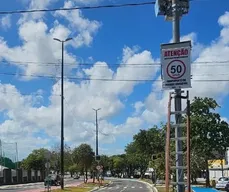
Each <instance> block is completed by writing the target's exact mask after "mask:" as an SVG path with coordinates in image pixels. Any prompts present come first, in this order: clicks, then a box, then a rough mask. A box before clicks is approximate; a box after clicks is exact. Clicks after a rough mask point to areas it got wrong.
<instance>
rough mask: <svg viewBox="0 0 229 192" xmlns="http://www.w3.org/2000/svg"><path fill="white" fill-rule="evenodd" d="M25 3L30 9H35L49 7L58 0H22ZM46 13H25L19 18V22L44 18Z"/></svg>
mask: <svg viewBox="0 0 229 192" xmlns="http://www.w3.org/2000/svg"><path fill="white" fill-rule="evenodd" d="M22 1H23V4H24V5H26V6H27V7H28V9H29V10H34V9H47V8H48V7H49V6H50V5H52V4H54V3H55V2H57V1H58V0H40V1H37V0H22ZM44 15H45V12H36V13H25V14H23V15H22V17H21V18H20V19H19V21H18V24H22V23H24V22H27V21H28V20H39V19H42V18H43V17H44Z"/></svg>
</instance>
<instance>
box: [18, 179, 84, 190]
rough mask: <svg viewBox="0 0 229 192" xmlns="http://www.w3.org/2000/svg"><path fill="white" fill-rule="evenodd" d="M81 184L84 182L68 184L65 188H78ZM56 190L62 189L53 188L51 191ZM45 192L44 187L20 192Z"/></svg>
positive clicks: (58, 187)
mask: <svg viewBox="0 0 229 192" xmlns="http://www.w3.org/2000/svg"><path fill="white" fill-rule="evenodd" d="M81 184H83V181H82V182H79V181H78V182H75V183H71V184H67V185H65V186H64V187H77V186H79V185H81ZM54 189H60V186H52V187H51V190H54ZM43 191H45V187H42V188H40V189H29V190H24V191H20V192H43ZM46 191H47V189H46Z"/></svg>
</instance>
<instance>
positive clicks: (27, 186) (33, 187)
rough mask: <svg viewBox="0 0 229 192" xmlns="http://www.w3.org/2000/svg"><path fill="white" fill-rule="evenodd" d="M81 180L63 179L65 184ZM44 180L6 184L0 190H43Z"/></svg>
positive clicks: (33, 191) (80, 180)
mask: <svg viewBox="0 0 229 192" xmlns="http://www.w3.org/2000/svg"><path fill="white" fill-rule="evenodd" d="M82 181H83V177H81V178H80V179H72V178H69V179H65V185H68V184H77V183H81V182H82ZM44 189H45V188H44V182H39V183H29V184H20V185H7V186H1V187H0V192H16V191H17V192H40V191H44Z"/></svg>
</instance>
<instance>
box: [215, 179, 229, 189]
mask: <svg viewBox="0 0 229 192" xmlns="http://www.w3.org/2000/svg"><path fill="white" fill-rule="evenodd" d="M228 183H229V177H220V178H219V180H218V181H217V183H216V186H215V188H216V189H225V187H226V185H227V184H228Z"/></svg>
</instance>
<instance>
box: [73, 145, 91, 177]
mask: <svg viewBox="0 0 229 192" xmlns="http://www.w3.org/2000/svg"><path fill="white" fill-rule="evenodd" d="M73 159H74V161H75V163H77V164H78V165H79V166H80V167H81V168H82V169H83V170H84V171H85V172H86V181H87V172H88V169H89V168H90V167H91V166H92V162H93V159H94V152H93V150H92V148H91V146H90V145H88V144H81V145H80V146H79V147H77V148H75V149H74V150H73Z"/></svg>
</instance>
